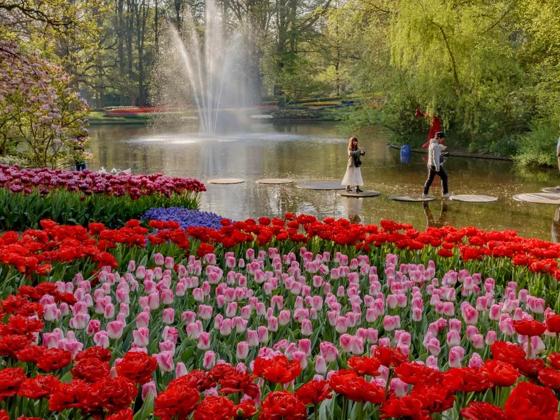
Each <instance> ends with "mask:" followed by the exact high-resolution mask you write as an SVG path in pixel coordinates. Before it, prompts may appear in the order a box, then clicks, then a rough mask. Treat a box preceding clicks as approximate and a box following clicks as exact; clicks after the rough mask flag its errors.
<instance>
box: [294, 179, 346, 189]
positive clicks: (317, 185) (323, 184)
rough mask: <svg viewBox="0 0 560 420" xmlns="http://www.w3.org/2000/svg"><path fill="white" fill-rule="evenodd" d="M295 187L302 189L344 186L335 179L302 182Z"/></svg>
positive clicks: (341, 187)
mask: <svg viewBox="0 0 560 420" xmlns="http://www.w3.org/2000/svg"><path fill="white" fill-rule="evenodd" d="M296 187H297V188H301V189H304V190H321V191H328V190H344V189H346V187H343V186H342V185H340V182H337V181H316V182H304V183H301V184H297V185H296Z"/></svg>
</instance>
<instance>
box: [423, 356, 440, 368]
mask: <svg viewBox="0 0 560 420" xmlns="http://www.w3.org/2000/svg"><path fill="white" fill-rule="evenodd" d="M426 366H428V367H429V368H432V369H435V370H439V369H438V359H437V357H436V356H428V357H427V358H426Z"/></svg>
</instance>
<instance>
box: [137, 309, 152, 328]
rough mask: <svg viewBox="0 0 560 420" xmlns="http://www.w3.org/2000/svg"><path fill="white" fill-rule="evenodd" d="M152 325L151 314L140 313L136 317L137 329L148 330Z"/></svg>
mask: <svg viewBox="0 0 560 420" xmlns="http://www.w3.org/2000/svg"><path fill="white" fill-rule="evenodd" d="M149 325H150V313H149V312H139V313H138V315H136V328H148V326H149Z"/></svg>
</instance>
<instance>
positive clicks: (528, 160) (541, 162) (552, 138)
mask: <svg viewBox="0 0 560 420" xmlns="http://www.w3.org/2000/svg"><path fill="white" fill-rule="evenodd" d="M559 136H560V129H559V128H558V125H557V124H555V123H553V122H552V121H550V120H544V121H539V122H537V123H536V124H534V125H533V127H532V128H531V131H530V132H528V133H527V134H524V135H522V136H521V137H520V139H519V152H518V153H517V155H516V156H515V160H516V161H517V162H518V163H519V164H520V165H522V166H529V167H530V166H532V167H547V166H556V165H557V156H556V141H557V139H558V137H559Z"/></svg>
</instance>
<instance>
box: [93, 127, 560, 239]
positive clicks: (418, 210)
mask: <svg viewBox="0 0 560 420" xmlns="http://www.w3.org/2000/svg"><path fill="white" fill-rule="evenodd" d="M90 133H91V134H92V151H93V153H94V160H93V162H91V164H90V165H89V166H90V168H92V169H93V170H95V169H98V168H100V167H101V166H104V167H105V168H109V169H111V168H121V169H126V168H131V169H132V171H133V172H134V173H149V172H163V173H165V174H168V175H173V176H192V177H196V178H198V179H200V180H202V181H207V180H208V179H210V178H217V177H220V178H221V177H235V178H243V179H245V181H246V182H245V183H244V184H239V185H228V186H220V185H208V191H207V192H206V193H205V194H203V195H202V197H201V207H202V208H203V209H205V210H209V211H214V212H216V213H219V214H222V215H223V216H225V217H229V218H232V219H243V218H247V217H258V216H260V215H271V216H280V215H282V214H283V213H285V212H287V211H289V212H302V213H310V214H314V215H317V216H320V217H327V216H330V217H348V218H350V217H354V219H355V220H357V219H356V216H358V217H359V218H360V220H361V221H362V222H364V223H378V222H379V221H380V220H381V219H388V218H393V219H397V220H399V221H402V222H405V223H411V224H413V225H414V226H416V227H418V228H424V227H425V226H426V224H428V225H430V224H434V225H437V224H444V223H449V224H452V225H456V226H466V225H472V224H475V225H478V226H481V227H483V228H486V229H516V230H518V231H519V232H520V233H521V234H523V235H527V236H537V237H541V238H543V239H544V238H546V239H549V238H550V230H551V226H550V219H551V215H550V212H551V209H550V207H549V206H546V205H537V204H535V205H531V204H525V203H518V202H515V201H513V200H512V199H511V196H512V195H514V194H517V193H521V192H534V191H539V190H540V188H542V187H544V186H550V185H555V184H557V183H558V182H557V180H556V181H554V179H553V178H554V176H556V177H557V175H550V177H549V178H547V179H544V180H543V179H541V178H540V177H538V178H536V179H533V178H531V179H530V178H527V177H526V176H525V174H522V175H519V173H518V172H517V171H516V168H515V167H514V166H513V165H512V164H511V163H509V162H503V161H490V160H472V159H462V158H454V157H450V158H449V159H448V161H447V162H446V169H447V170H448V173H449V177H450V186H451V187H452V191H453V192H454V193H455V194H477V193H479V194H491V195H496V196H498V197H499V201H498V202H497V203H490V204H484V205H479V204H472V203H455V202H453V203H452V204H449V203H442V204H439V203H432V204H429V205H428V206H427V208H425V207H421V206H418V205H415V204H410V203H409V204H407V203H398V202H394V201H391V200H389V199H388V198H387V197H388V196H390V195H404V194H420V193H421V191H422V185H423V183H424V180H425V176H426V164H425V162H424V161H423V158H424V156H423V155H421V154H415V153H413V154H412V155H411V160H410V163H408V164H403V163H401V161H400V151H399V150H394V149H390V148H388V147H387V139H388V133H387V131H385V130H383V129H381V128H376V127H374V128H371V129H369V130H367V131H365V132H363V133H357V134H358V135H359V137H360V143H361V144H362V146H363V147H364V149H366V150H367V155H366V156H364V159H363V165H362V176H363V178H364V181H365V184H366V185H365V186H364V187H365V188H364V189H371V190H376V191H379V192H381V194H382V195H381V197H377V198H375V199H353V198H352V199H348V198H343V197H339V196H337V194H336V193H335V192H333V191H308V190H300V189H297V188H295V186H293V185H281V186H278V185H276V186H270V185H269V186H266V185H259V184H256V183H255V181H256V180H257V179H260V178H293V179H294V180H295V181H296V182H306V181H310V180H333V181H339V180H340V179H341V178H342V175H343V174H344V170H345V169H346V162H347V155H346V138H347V137H348V135H349V134H351V133H348V132H347V133H344V132H339V130H338V129H337V128H336V126H335V125H333V124H289V125H274V124H270V123H258V124H255V125H254V126H253V127H251V129H250V130H249V131H248V132H247V133H241V134H239V133H237V134H231V135H228V136H226V137H223V138H204V137H201V136H200V135H198V134H196V133H195V134H193V133H192V131H191V133H189V132H185V129H184V128H183V127H181V128H177V127H176V128H165V129H163V128H156V127H138V126H132V127H126V126H105V127H92V128H91V130H90ZM553 181H554V182H553ZM438 184H439V183H438ZM432 188H435V190H434V191H433V193H434V194H439V192H440V191H439V188H440V187H439V185H437V186H436V185H435V184H434V186H433V187H432ZM451 205H452V211H451V209H450V208H449V206H451ZM440 206H441V207H440ZM555 220H556V219H555Z"/></svg>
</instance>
